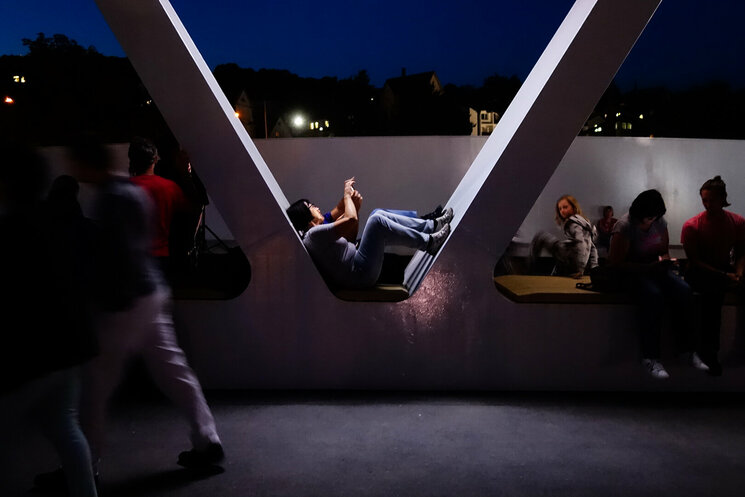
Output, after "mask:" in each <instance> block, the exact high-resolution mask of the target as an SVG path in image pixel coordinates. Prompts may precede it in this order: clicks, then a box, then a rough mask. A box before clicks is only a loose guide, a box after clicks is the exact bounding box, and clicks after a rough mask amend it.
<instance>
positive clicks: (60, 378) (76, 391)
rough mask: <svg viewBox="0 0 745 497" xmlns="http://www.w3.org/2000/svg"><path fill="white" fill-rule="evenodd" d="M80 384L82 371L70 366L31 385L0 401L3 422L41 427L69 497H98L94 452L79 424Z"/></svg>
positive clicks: (6, 424) (5, 425)
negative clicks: (65, 479) (55, 453)
mask: <svg viewBox="0 0 745 497" xmlns="http://www.w3.org/2000/svg"><path fill="white" fill-rule="evenodd" d="M80 381H81V380H80V368H79V367H71V368H68V369H62V370H59V371H55V372H52V373H49V374H47V375H46V376H44V377H42V378H38V379H36V380H33V381H30V382H28V383H27V384H25V385H24V386H22V387H20V388H19V389H17V390H16V391H14V392H12V393H10V394H9V395H8V396H7V397H2V398H0V410H2V412H0V422H1V423H3V426H4V427H7V426H15V425H16V424H18V423H21V424H23V423H29V422H30V423H33V424H35V425H36V426H38V427H39V428H40V429H41V432H42V433H43V434H44V436H45V437H46V438H47V439H48V440H49V441H50V442H51V443H52V445H53V446H54V448H55V450H56V452H57V455H58V456H59V460H60V463H61V464H62V467H63V469H64V471H65V477H66V478H67V488H68V493H69V495H71V496H72V497H95V496H96V495H97V493H96V485H95V483H94V479H93V465H92V461H91V453H90V450H89V447H88V440H87V439H86V437H85V435H84V434H83V430H82V429H81V428H80V423H79V421H78V404H79V401H80ZM6 402H7V404H6ZM6 417H7V418H6ZM1 443H2V440H0V444H1Z"/></svg>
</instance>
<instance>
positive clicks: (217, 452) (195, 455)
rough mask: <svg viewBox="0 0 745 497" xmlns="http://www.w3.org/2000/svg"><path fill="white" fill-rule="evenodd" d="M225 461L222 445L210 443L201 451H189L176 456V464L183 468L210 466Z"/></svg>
mask: <svg viewBox="0 0 745 497" xmlns="http://www.w3.org/2000/svg"><path fill="white" fill-rule="evenodd" d="M223 459H225V452H224V451H223V450H222V445H220V444H219V443H215V442H212V443H210V444H209V445H208V446H207V447H205V448H204V449H201V450H197V449H191V450H187V451H184V452H182V453H181V454H179V455H178V464H179V465H180V466H183V467H185V468H203V467H205V466H212V465H215V464H217V463H219V462H221V461H222V460H223Z"/></svg>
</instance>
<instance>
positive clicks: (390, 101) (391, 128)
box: [380, 69, 444, 134]
mask: <svg viewBox="0 0 745 497" xmlns="http://www.w3.org/2000/svg"><path fill="white" fill-rule="evenodd" d="M443 93H444V91H443V88H442V84H441V83H440V80H439V78H438V77H437V75H436V74H435V72H434V71H430V72H423V73H419V74H412V75H407V74H406V69H403V70H402V71H401V76H399V77H397V78H391V79H389V80H387V81H386V82H385V85H384V86H383V91H382V94H381V99H380V101H381V105H382V109H383V115H384V119H385V122H386V128H387V131H388V132H390V133H393V134H418V133H419V132H421V131H422V130H428V129H429V128H430V126H431V121H432V120H433V117H435V116H433V115H432V113H433V111H434V109H435V107H436V104H437V102H438V97H440V96H441V95H442V94H443Z"/></svg>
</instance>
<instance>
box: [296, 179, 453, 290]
mask: <svg viewBox="0 0 745 497" xmlns="http://www.w3.org/2000/svg"><path fill="white" fill-rule="evenodd" d="M361 205H362V195H360V193H359V192H358V191H357V190H355V189H354V178H350V179H348V180H346V181H345V182H344V196H343V197H342V200H341V201H340V202H339V205H338V206H337V208H336V209H334V211H332V215H331V219H326V220H327V221H331V222H327V223H325V224H324V215H323V214H322V213H321V210H320V209H319V208H318V207H316V206H315V205H313V204H312V203H311V202H310V201H308V200H306V199H300V200H298V201H297V202H295V203H293V204H292V205H291V206H290V207H289V208H288V209H287V215H288V217H289V218H290V222H291V223H292V225H293V227H294V228H295V229H296V230H297V231H298V233H299V234H300V237H301V238H302V239H303V245H305V248H306V249H307V250H308V253H309V254H310V256H311V257H312V258H313V261H314V262H315V264H316V265H317V266H318V268H319V270H320V271H321V272H322V273H323V275H324V276H325V277H326V278H327V279H328V280H329V281H330V282H331V283H333V284H335V285H338V286H339V287H342V288H367V287H371V286H373V285H375V282H376V281H377V280H378V277H379V276H380V271H381V269H382V267H383V255H384V252H385V247H386V246H389V245H401V246H405V247H410V248H415V249H419V250H424V251H426V252H428V253H429V254H432V255H434V254H436V253H437V251H438V250H439V249H440V247H442V244H443V243H445V240H446V239H447V237H448V235H449V234H450V221H451V220H452V219H453V210H452V209H451V208H448V209H445V211H444V212H443V214H442V215H441V216H440V217H438V218H437V219H434V220H425V219H420V218H416V217H408V216H406V215H402V214H400V213H396V212H395V211H385V210H382V209H376V210H374V211H373V212H372V214H371V215H370V217H369V218H368V220H367V224H365V229H364V230H363V232H362V238H361V240H360V242H359V245H356V244H355V242H356V240H357V231H358V228H359V226H358V216H357V214H358V211H359V209H360V207H361Z"/></svg>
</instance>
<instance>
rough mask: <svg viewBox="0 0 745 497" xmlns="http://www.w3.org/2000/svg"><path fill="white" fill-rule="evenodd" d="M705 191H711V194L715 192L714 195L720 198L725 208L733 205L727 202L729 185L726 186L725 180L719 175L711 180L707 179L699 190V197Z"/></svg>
mask: <svg viewBox="0 0 745 497" xmlns="http://www.w3.org/2000/svg"><path fill="white" fill-rule="evenodd" d="M704 190H709V191H710V192H713V193H714V194H716V195H717V196H719V198H721V199H722V205H723V206H724V207H727V206H729V205H731V204H730V203H729V202H727V185H725V184H724V180H723V179H722V177H721V176H718V175H717V176H714V177H713V178H711V179H707V180H706V181H705V182H704V184H703V185H701V188H700V189H699V190H698V193H699V195H700V194H701V192H702V191H704Z"/></svg>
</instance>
